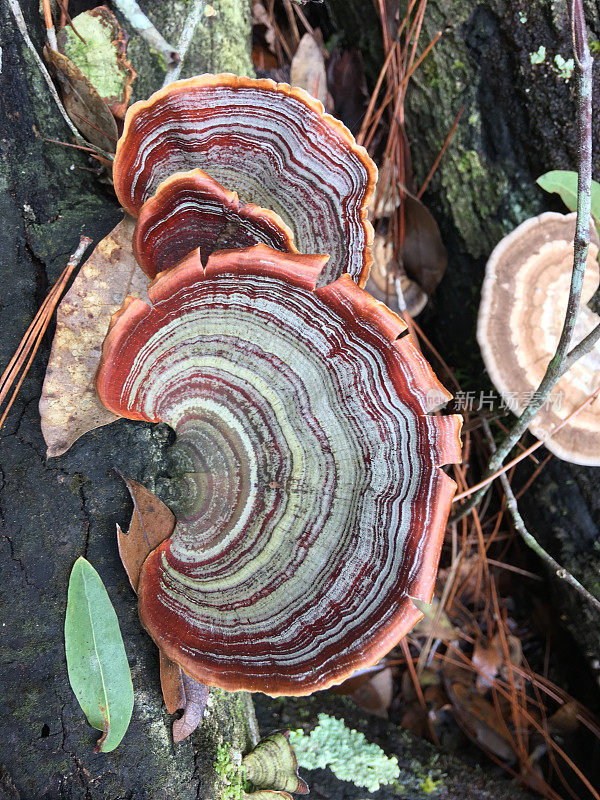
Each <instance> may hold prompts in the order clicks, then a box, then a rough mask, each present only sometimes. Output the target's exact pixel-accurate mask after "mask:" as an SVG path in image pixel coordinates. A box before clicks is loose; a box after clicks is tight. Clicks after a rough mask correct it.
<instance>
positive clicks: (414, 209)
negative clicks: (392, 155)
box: [402, 193, 448, 295]
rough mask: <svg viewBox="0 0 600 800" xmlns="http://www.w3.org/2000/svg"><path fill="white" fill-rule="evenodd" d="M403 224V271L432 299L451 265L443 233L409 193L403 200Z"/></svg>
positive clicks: (423, 207)
mask: <svg viewBox="0 0 600 800" xmlns="http://www.w3.org/2000/svg"><path fill="white" fill-rule="evenodd" d="M404 221H405V235H404V245H403V247H402V261H403V264H404V269H405V270H406V274H407V275H408V277H409V278H412V279H413V281H416V283H418V284H419V286H420V287H421V289H423V291H424V292H425V293H426V294H428V295H431V294H432V293H433V291H434V290H435V288H436V287H437V285H438V284H439V282H440V281H441V280H442V278H443V277H444V273H445V272H446V267H447V265H448V254H447V253H446V248H445V247H444V243H443V242H442V237H441V234H440V229H439V228H438V225H437V222H436V221H435V219H434V218H433V217H432V215H431V213H430V212H429V211H428V210H427V208H426V207H425V206H424V205H423V203H422V202H421V201H420V200H418V199H417V198H416V197H413V196H412V195H411V194H408V193H407V194H406V196H405V198H404Z"/></svg>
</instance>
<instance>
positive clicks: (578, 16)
mask: <svg viewBox="0 0 600 800" xmlns="http://www.w3.org/2000/svg"><path fill="white" fill-rule="evenodd" d="M571 26H572V32H573V52H574V55H575V60H576V63H577V70H578V73H579V75H578V77H579V86H578V93H577V130H578V162H579V163H578V170H577V172H578V183H577V225H576V229H575V241H574V243H573V250H574V252H573V272H572V275H571V286H570V289H569V300H568V303H567V311H566V314H565V321H564V324H563V329H562V332H561V335H560V339H559V341H558V345H557V347H556V352H555V354H554V356H553V357H552V358H551V360H550V363H549V364H548V367H547V369H546V373H545V375H544V377H543V378H542V382H541V383H540V385H539V387H538V389H537V391H536V392H535V393H534V395H533V397H532V399H531V401H530V402H529V404H528V405H527V406H526V408H525V410H524V411H523V413H522V414H521V416H520V417H519V418H518V419H517V420H516V422H515V423H514V424H513V426H512V428H511V429H510V433H509V434H508V436H506V437H505V439H504V440H503V441H502V443H501V444H500V445H499V447H498V449H497V450H496V451H495V453H494V454H493V455H492V457H491V458H490V461H489V464H488V468H487V470H486V473H485V477H484V481H485V482H486V484H485V485H483V486H482V488H481V489H479V490H478V491H476V492H475V493H474V494H473V495H472V497H471V499H470V500H469V501H468V502H467V503H465V505H464V506H463V507H462V508H461V509H460V511H459V514H460V516H463V515H464V514H467V513H469V511H470V510H471V509H472V508H473V507H474V506H475V505H476V504H477V503H478V502H479V500H480V499H481V498H482V497H483V495H484V494H485V492H486V491H487V483H488V481H487V479H488V478H490V477H491V476H492V475H494V473H496V471H497V470H498V468H499V467H500V466H501V465H502V463H503V461H504V459H505V458H506V456H507V455H508V454H509V453H510V451H511V450H512V448H513V447H514V445H515V444H516V442H517V441H518V440H519V439H520V438H521V436H522V435H523V433H525V431H526V430H527V428H528V427H529V423H530V422H531V420H532V419H533V417H534V416H535V415H536V414H537V412H538V411H539V410H540V408H542V406H543V405H544V403H545V402H546V399H547V397H548V395H549V394H550V392H551V391H552V389H553V388H554V386H555V385H556V383H557V382H558V380H559V379H560V378H561V377H562V375H564V373H565V372H566V371H567V369H568V368H569V367H570V366H572V365H573V363H574V362H575V360H576V357H579V356H580V355H584V353H585V352H589V350H586V348H587V347H588V344H589V342H586V339H587V338H588V337H586V339H584V342H585V344H584V346H583V347H581V344H583V343H580V344H579V345H577V347H575V348H573V351H572V352H571V353H569V348H570V345H571V339H572V337H573V331H574V328H575V322H576V319H577V312H578V310H579V303H580V300H581V289H582V286H583V276H584V274H585V268H586V264H587V254H588V246H589V241H590V212H591V183H592V61H593V60H592V57H591V55H590V50H589V47H588V43H587V29H586V24H585V17H584V14H583V6H582V2H581V0H572V5H571ZM590 336H591V337H592V339H591V340H590V341H591V342H592V346H593V344H595V342H596V341H597V338H594V337H596V336H597V337H600V332H599V333H596V331H592V333H591V334H590Z"/></svg>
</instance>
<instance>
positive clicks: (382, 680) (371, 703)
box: [349, 667, 394, 719]
mask: <svg viewBox="0 0 600 800" xmlns="http://www.w3.org/2000/svg"><path fill="white" fill-rule="evenodd" d="M366 677H367V680H365V681H363V682H362V683H360V684H359V685H358V686H357V687H356V688H355V689H354V690H353V691H351V692H350V693H349V697H351V698H352V700H354V702H355V703H356V705H357V706H358V707H359V708H362V709H363V711H368V712H369V714H375V716H377V717H382V718H383V719H387V716H388V709H389V707H390V705H391V704H392V699H393V697H394V678H393V676H392V669H391V667H386V668H385V669H382V670H380V671H379V672H374V673H371V674H370V675H368V676H366ZM350 680H352V679H350Z"/></svg>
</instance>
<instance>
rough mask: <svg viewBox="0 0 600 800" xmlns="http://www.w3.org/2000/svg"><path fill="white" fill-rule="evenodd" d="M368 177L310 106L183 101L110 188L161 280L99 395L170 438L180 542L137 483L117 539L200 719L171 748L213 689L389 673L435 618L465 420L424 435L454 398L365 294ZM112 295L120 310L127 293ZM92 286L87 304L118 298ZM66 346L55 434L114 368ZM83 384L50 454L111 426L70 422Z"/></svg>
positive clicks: (141, 129) (289, 98) (352, 149)
mask: <svg viewBox="0 0 600 800" xmlns="http://www.w3.org/2000/svg"><path fill="white" fill-rule="evenodd" d="M376 173H377V170H376V167H375V165H374V164H373V162H372V161H371V160H370V158H369V156H368V155H367V153H366V151H365V150H364V149H363V148H361V147H358V146H357V145H356V143H355V142H354V139H353V137H352V135H351V134H350V133H349V132H348V131H347V130H346V128H345V127H344V126H343V125H342V124H341V123H340V122H338V121H337V120H334V119H333V118H332V117H330V116H329V115H327V114H325V113H324V112H323V107H322V106H321V104H320V103H319V102H318V101H315V100H314V99H313V98H311V97H310V96H309V95H308V94H306V93H305V92H304V91H302V90H299V89H294V88H291V87H289V86H286V85H282V84H275V83H273V82H272V81H269V80H251V79H248V78H237V77H236V76H233V75H217V76H212V75H205V76H201V77H197V78H192V79H190V80H185V81H179V82H175V83H172V84H170V85H169V86H168V87H167V88H166V89H163V90H161V91H159V92H158V93H157V94H155V95H153V96H152V97H151V98H150V99H149V100H148V101H146V102H141V103H137V104H136V105H134V106H132V108H131V109H130V110H129V112H128V114H127V117H126V120H125V128H124V134H123V137H122V139H121V140H120V141H119V144H118V146H117V154H116V158H115V163H114V181H115V188H116V191H117V194H118V197H119V199H120V201H121V203H122V204H123V206H124V207H125V208H126V210H128V211H129V212H130V213H132V214H134V215H135V216H137V218H138V219H137V223H136V228H135V231H134V233H133V249H134V252H135V254H136V257H137V259H138V261H139V263H140V265H141V267H142V268H143V269H144V271H145V273H146V275H148V276H149V277H150V278H153V279H154V280H153V282H152V283H151V284H150V286H149V287H148V290H147V299H148V302H146V295H140V294H139V295H138V299H136V298H134V297H128V298H126V299H125V301H124V303H123V305H122V307H121V309H120V310H119V311H117V313H116V314H114V316H113V318H112V321H111V324H110V328H109V331H108V335H107V337H106V339H105V341H104V346H103V349H102V356H101V359H100V365H99V368H98V372H97V376H96V388H97V392H98V397H99V401H98V402H100V401H101V402H102V404H103V407H104V409H106V410H107V411H108V412H111V413H112V414H113V415H114V418H116V417H118V416H122V417H126V418H129V419H133V420H148V421H155V422H156V421H163V422H166V423H167V424H169V425H170V426H171V427H172V428H173V429H174V430H175V432H176V447H177V449H178V453H179V462H180V463H181V464H182V465H183V467H182V470H183V472H184V475H183V477H182V479H181V485H182V486H183V489H182V494H183V497H184V502H183V505H182V506H181V508H182V511H181V512H180V513H179V514H178V519H177V520H175V518H174V517H173V515H172V514H171V513H170V511H169V510H168V509H167V508H166V507H165V506H163V505H162V504H160V501H158V499H157V498H154V497H153V496H151V495H149V493H148V492H147V491H146V490H144V489H143V487H140V486H139V485H134V484H133V482H131V481H129V482H128V485H129V487H130V490H131V491H132V493H133V494H134V496H135V498H136V503H135V509H136V510H135V514H137V515H138V516H140V515H142V507H143V506H148V507H152V508H153V509H154V513H153V515H152V516H151V519H150V522H149V523H148V524H146V522H144V521H143V520H142V521H140V520H137V521H136V520H133V521H132V526H131V528H130V531H129V533H128V534H125V533H124V532H122V531H120V530H119V532H118V540H119V549H120V553H121V557H122V560H123V563H124V565H125V568H126V570H127V573H128V575H129V578H130V580H131V583H132V586H133V588H134V589H135V591H136V592H137V593H138V598H139V612H140V617H141V620H142V623H143V625H144V626H145V628H146V629H147V630H148V632H149V633H150V635H151V636H152V638H153V639H154V641H155V642H156V644H157V645H158V647H159V649H160V654H161V682H162V685H163V695H164V698H165V702H166V705H167V709H168V710H169V711H170V712H174V711H175V710H176V709H177V708H184V709H185V713H184V716H183V717H182V719H180V720H178V721H177V722H176V723H175V725H174V738H175V739H176V740H177V741H178V740H180V739H182V738H184V737H185V736H187V735H188V734H189V733H190V732H191V731H192V730H193V729H194V728H195V727H196V725H197V724H198V722H199V720H200V719H201V718H202V712H203V703H204V702H205V700H206V690H205V686H203V684H208V685H214V686H219V687H221V688H223V689H227V690H241V689H248V690H257V691H262V692H265V693H267V694H272V695H279V694H292V695H301V694H308V693H310V692H312V691H314V690H317V689H323V688H326V687H327V686H330V685H332V684H334V683H339V682H341V681H343V680H344V679H345V678H346V677H348V676H349V675H350V674H352V673H353V672H354V671H355V670H356V669H358V668H359V667H365V666H368V665H371V664H373V663H374V662H376V661H377V660H378V659H379V658H380V657H381V656H383V655H384V654H385V653H386V652H388V651H389V649H390V648H391V647H393V646H394V645H395V644H396V642H398V640H399V639H400V638H401V637H402V636H403V635H404V634H406V633H407V632H408V631H409V630H410V629H411V627H412V626H413V625H414V624H415V623H416V622H417V621H418V620H419V619H420V617H421V616H422V613H421V612H420V611H419V610H418V609H417V607H416V605H415V604H414V603H413V598H414V599H417V600H422V601H424V602H429V601H430V599H431V596H432V593H433V586H434V581H435V575H436V571H437V564H438V560H439V555H440V549H441V544H442V538H443V534H444V528H445V523H446V519H447V516H448V512H449V509H450V502H451V498H452V496H453V494H454V491H455V484H454V482H453V481H452V480H451V479H450V478H449V477H448V476H447V475H446V474H445V473H444V472H443V471H442V470H441V466H443V465H444V464H449V463H455V462H457V461H459V459H460V424H461V421H460V417H458V416H440V415H437V416H434V415H430V412H432V411H433V410H435V409H436V408H437V407H438V405H439V404H440V402H441V401H443V400H444V399H448V398H449V397H450V396H449V395H448V393H447V392H446V391H445V390H444V389H443V387H442V386H441V385H440V383H439V382H438V381H437V379H436V378H435V376H434V374H433V372H432V371H431V368H430V367H429V364H428V363H427V361H426V360H425V359H424V357H423V356H422V354H421V353H420V351H419V350H418V349H417V348H416V347H415V345H414V344H413V342H412V340H411V338H410V336H409V335H408V332H407V329H406V326H405V324H404V322H402V320H401V319H400V318H399V317H397V316H396V315H395V314H393V313H392V312H391V311H390V310H389V309H388V308H386V306H384V305H383V304H382V303H380V302H378V301H377V300H375V299H374V298H373V297H371V296H370V295H369V294H368V293H367V292H365V291H364V290H363V289H362V288H360V287H361V285H362V284H364V282H365V281H366V279H367V275H368V271H369V265H370V262H371V255H370V252H369V246H370V244H371V240H372V228H371V226H370V223H369V222H368V221H367V218H366V217H367V203H368V201H369V198H370V196H371V194H372V192H373V187H374V182H375V178H376ZM217 181H218V182H217ZM236 192H237V193H239V198H241V200H240V199H239V198H238V194H236ZM254 203H257V205H254ZM122 226H123V227H122V228H121V230H122V233H123V235H124V234H125V231H131V221H127V222H125V223H123V224H122ZM288 226H289V227H288ZM256 242H258V244H255V243H256ZM102 244H103V243H101V245H102ZM108 244H110V243H108ZM113 244H114V243H113ZM113 244H110V248H109V249H110V252H111V253H112V252H113V251H114V250H115V248H114V247H113ZM249 245H253V246H249ZM296 247H297V248H298V249H299V250H300V251H302V253H300V252H298V250H296ZM99 249H100V248H99ZM115 252H116V253H117V255H118V259H121V260H122V259H123V258H124V255H123V253H121V251H120V250H116V251H115ZM319 252H320V253H326V254H327V255H314V253H319ZM115 258H117V256H115ZM130 273H131V270H125V271H124V276H125V279H126V281H127V280H132V278H131V274H130ZM110 274H112V275H115V276H116V277H117V278H118V280H117V283H118V287H117V288H118V291H114V292H112V294H110V298H109V299H114V298H117V297H118V298H119V302H120V300H121V298H123V296H124V292H125V290H124V289H123V286H124V285H126V281H125V284H124V283H123V278H120V277H119V275H118V274H117V270H116V269H115V270H113V271H112V272H111V273H110ZM86 275H87V277H86V280H87V281H88V283H85V284H84V293H85V291H87V292H90V291H92V293H93V291H94V284H95V283H98V281H102V280H104V279H105V278H106V274H104V275H103V276H100V277H98V276H97V275H96V272H95V271H92V272H90V270H87V271H86V268H84V277H85V276H86ZM128 275H129V278H128V277H127V276H128ZM140 277H142V279H143V276H141V275H137V274H136V281H137V280H138V279H139V278H140ZM79 280H80V278H78V279H77V281H76V282H75V284H74V287H73V289H75V288H76V287H77V284H78V281H79ZM90 281H91V288H90V283H89V282H90ZM317 287H318V288H317ZM112 288H115V287H112ZM121 290H123V291H121ZM72 292H73V290H72ZM70 294H71V293H70ZM106 294H107V289H106V287H105V288H103V290H102V292H100V293H99V296H100V297H101V298H103V299H104V301H105V300H106ZM113 295H114V298H113ZM77 297H78V295H77ZM142 297H143V299H141V298H142ZM80 299H81V298H80ZM105 307H106V308H107V309H108V308H111V309H112V310H114V308H115V306H114V305H111V304H110V303H106V302H105ZM98 324H99V325H100V327H102V324H103V323H102V322H100V323H98ZM96 327H97V326H96ZM96 327H95V328H94V330H96ZM63 339H65V337H63ZM70 342H71V338H70V337H66V339H65V341H63V343H62V345H61V346H60V347H59V346H57V345H56V343H55V347H54V348H53V353H52V356H51V359H50V365H51V366H52V365H53V364H54V366H55V369H54V371H51V373H52V380H51V381H47V387H45V392H46V395H45V399H44V401H43V403H42V407H43V409H44V411H45V413H46V416H47V417H50V416H52V414H51V412H53V411H54V410H56V405H57V397H58V395H59V394H60V392H59V391H58V390H57V387H58V386H59V385H60V374H61V369H63V366H62V364H63V362H64V363H65V364H66V366H67V367H68V369H69V370H71V371H72V370H73V368H74V366H76V365H74V364H73V363H72V362H73V358H75V359H79V360H80V361H82V360H83V362H84V367H85V369H81V370H80V371H81V373H82V376H84V377H87V376H89V374H90V369H91V365H93V364H95V363H97V362H98V356H97V354H96V351H95V350H94V349H93V342H90V343H88V344H85V346H83V347H82V348H81V347H78V348H75V349H74V354H73V358H71V357H69V358H68V359H67V360H66V361H65V359H64V350H65V348H69V347H70ZM59 344H60V343H59ZM69 356H70V351H69ZM61 358H62V361H61ZM72 384H73V382H72V381H71V384H69V385H72ZM80 384H82V385H83V384H85V386H86V387H87V386H88V384H89V381H87V380H83V378H82V379H81V380H80V381H79V383H77V384H76V385H75V388H76V389H77V391H76V392H74V393H73V397H71V399H70V401H69V402H67V403H65V402H61V403H60V409H59V411H60V414H58V416H56V415H54V416H52V426H50V427H48V426H47V428H46V429H47V430H48V431H50V432H52V431H55V430H57V427H58V426H57V419H60V418H64V417H66V418H67V422H68V424H71V423H70V422H69V420H71V419H74V420H76V421H77V426H76V431H71V432H70V433H68V434H65V435H63V436H62V437H61V438H60V447H59V448H57V447H55V448H54V450H52V451H51V452H53V453H55V452H64V449H65V448H66V447H67V446H68V445H69V444H70V443H72V441H73V440H74V439H75V438H76V436H77V435H81V433H82V432H83V431H84V430H89V429H90V428H91V427H94V424H97V423H95V421H94V420H92V422H90V421H89V420H87V421H81V420H79V418H78V417H77V414H76V411H74V410H73V409H72V408H71V406H73V404H75V406H76V405H77V402H78V400H79V401H81V398H82V397H83V398H84V399H86V397H87V396H86V395H85V394H84V393H83V392H82V390H81V388H80ZM69 403H70V406H69ZM90 403H91V399H90V398H89V397H87V406H88V407H90ZM104 409H103V411H104ZM87 416H88V417H89V414H88V415H87ZM55 417H56V418H55ZM106 421H108V420H106V419H105V417H102V421H101V423H100V424H103V423H104V422H106ZM86 426H87V427H86ZM157 509H158V510H159V511H160V513H158V511H157ZM135 514H134V516H135ZM142 516H143V515H142Z"/></svg>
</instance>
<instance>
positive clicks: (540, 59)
mask: <svg viewBox="0 0 600 800" xmlns="http://www.w3.org/2000/svg"><path fill="white" fill-rule="evenodd" d="M529 60H530V61H531V63H532V64H543V63H544V61H545V60H546V48H545V47H544V45H543V44H541V45H540V46H539V47H538V49H537V50H536V51H535V53H529Z"/></svg>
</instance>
